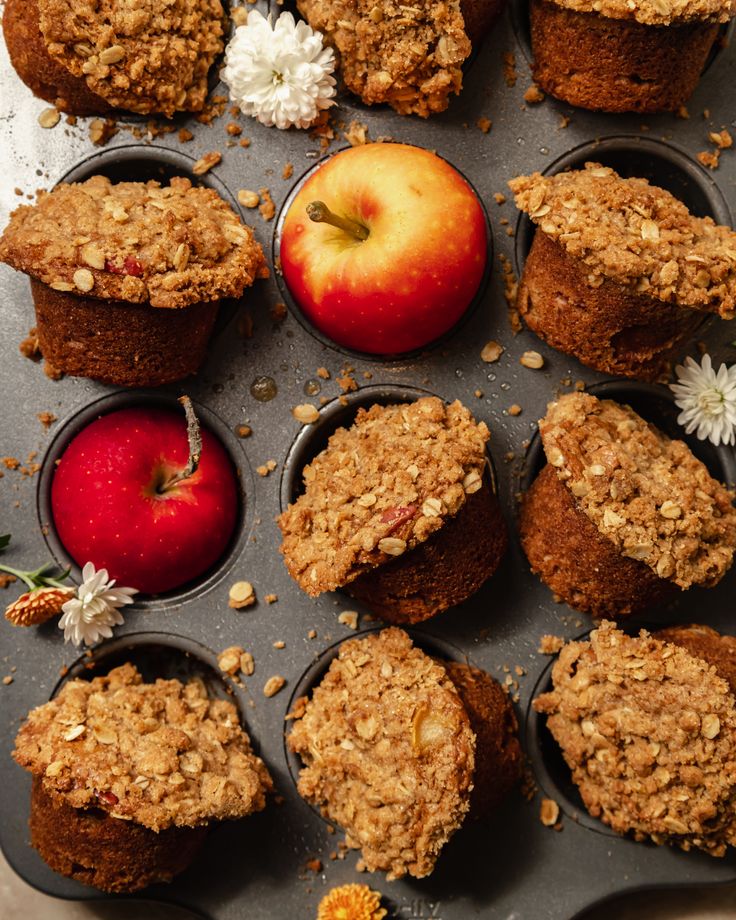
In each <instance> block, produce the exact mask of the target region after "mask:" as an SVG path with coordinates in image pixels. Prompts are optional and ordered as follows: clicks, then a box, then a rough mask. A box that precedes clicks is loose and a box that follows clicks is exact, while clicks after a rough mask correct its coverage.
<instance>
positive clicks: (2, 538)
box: [0, 533, 10, 552]
mask: <svg viewBox="0 0 736 920" xmlns="http://www.w3.org/2000/svg"><path fill="white" fill-rule="evenodd" d="M8 543H10V534H9V533H3V534H0V552H1V551H2V550H4V549H7V546H8Z"/></svg>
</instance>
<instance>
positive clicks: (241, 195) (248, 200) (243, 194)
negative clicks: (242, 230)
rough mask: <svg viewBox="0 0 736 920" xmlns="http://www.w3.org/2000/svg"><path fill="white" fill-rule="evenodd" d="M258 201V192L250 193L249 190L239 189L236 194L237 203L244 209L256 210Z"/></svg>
mask: <svg viewBox="0 0 736 920" xmlns="http://www.w3.org/2000/svg"><path fill="white" fill-rule="evenodd" d="M260 200H261V198H260V195H259V194H258V192H254V191H251V189H248V188H241V189H240V191H239V192H238V202H239V203H240V204H242V206H243V207H244V208H257V207H258V204H259V202H260Z"/></svg>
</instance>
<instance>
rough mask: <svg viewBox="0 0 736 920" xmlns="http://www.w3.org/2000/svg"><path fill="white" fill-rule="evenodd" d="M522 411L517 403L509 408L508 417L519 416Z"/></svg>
mask: <svg viewBox="0 0 736 920" xmlns="http://www.w3.org/2000/svg"><path fill="white" fill-rule="evenodd" d="M521 412H522V409H521V406H520V405H519V404H518V403H514V404H513V405H512V406H509V415H521Z"/></svg>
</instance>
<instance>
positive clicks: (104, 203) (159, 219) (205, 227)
mask: <svg viewBox="0 0 736 920" xmlns="http://www.w3.org/2000/svg"><path fill="white" fill-rule="evenodd" d="M0 261H3V262H7V263H8V265H12V266H13V268H17V269H18V270H20V271H24V272H26V273H27V274H29V275H32V276H33V277H34V278H38V279H39V280H40V281H43V282H44V283H45V284H48V285H50V286H51V287H52V288H53V289H54V290H57V291H69V292H72V293H76V294H85V295H86V296H89V297H99V298H102V299H105V300H123V301H127V302H129V303H145V302H149V303H150V304H151V306H152V307H186V306H189V305H190V304H194V303H201V302H204V301H213V300H221V299H223V298H225V297H240V295H241V294H242V293H243V290H244V289H245V288H246V287H249V286H250V285H251V284H252V283H253V281H254V280H255V279H256V278H258V277H264V276H267V274H268V272H267V269H266V267H265V260H264V257H263V251H262V250H261V247H260V245H259V244H258V243H257V242H256V240H255V237H254V236H253V231H252V230H251V229H250V227H246V226H245V225H244V224H242V223H241V222H240V220H239V218H238V217H237V216H236V214H235V213H234V211H233V210H232V208H231V207H230V206H229V205H228V204H227V203H226V202H225V201H223V200H222V198H220V196H219V195H218V194H217V192H215V191H214V190H213V189H210V188H199V187H197V186H193V185H192V184H191V182H190V181H189V179H185V178H181V177H175V178H173V179H172V180H171V185H167V186H163V187H162V186H161V185H160V184H159V183H158V182H154V181H150V182H120V183H118V184H117V185H116V184H113V183H112V182H110V180H109V179H107V178H106V177H105V176H93V177H92V178H91V179H88V180H87V181H86V182H81V183H79V184H75V185H65V184H62V185H57V186H56V188H54V189H53V190H52V191H50V192H39V195H38V200H37V201H36V203H35V204H33V205H21V207H19V208H16V210H15V211H13V213H12V215H11V218H10V223H9V224H8V226H7V227H6V228H5V232H4V233H3V235H2V237H1V238H0Z"/></svg>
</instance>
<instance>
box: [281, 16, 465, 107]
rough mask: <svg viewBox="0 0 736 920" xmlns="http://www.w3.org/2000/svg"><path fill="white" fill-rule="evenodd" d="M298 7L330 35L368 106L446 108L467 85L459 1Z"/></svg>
mask: <svg viewBox="0 0 736 920" xmlns="http://www.w3.org/2000/svg"><path fill="white" fill-rule="evenodd" d="M297 6H298V7H299V12H300V13H301V14H302V16H304V18H305V19H306V20H307V22H308V23H309V24H310V25H311V26H312V28H314V29H319V31H320V32H323V33H324V34H325V37H326V39H327V41H328V42H329V44H331V45H332V46H333V47H334V48H335V50H336V52H337V54H338V56H339V62H340V72H341V74H342V78H343V80H344V81H345V84H346V86H347V87H348V89H350V90H352V92H354V93H356V94H357V95H358V96H360V98H361V99H362V100H363V102H366V103H368V104H374V103H380V102H387V103H388V104H389V105H390V106H391V107H392V108H394V109H396V111H397V112H400V113H401V114H402V115H408V114H415V115H421V116H423V117H425V118H426V117H427V116H428V115H430V114H431V113H432V112H442V111H444V110H445V109H446V108H447V106H448V103H449V97H450V95H451V94H452V93H459V92H460V89H461V87H462V65H463V62H464V61H465V59H466V58H467V57H468V56H469V55H470V51H471V47H470V39H469V38H468V36H467V33H466V32H465V23H464V20H463V16H462V13H461V12H460V7H459V5H458V3H457V2H455V0H416V2H412V3H402V2H400V0H381V2H379V3H376V2H375V0H354V2H352V3H347V4H346V3H343V2H340V0H298V2H297Z"/></svg>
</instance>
